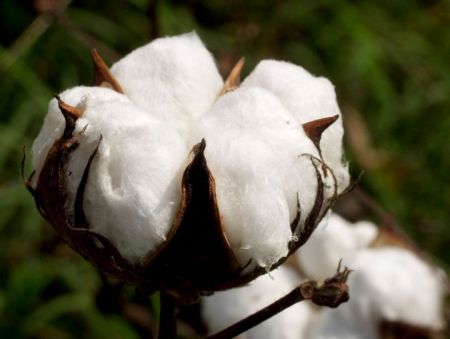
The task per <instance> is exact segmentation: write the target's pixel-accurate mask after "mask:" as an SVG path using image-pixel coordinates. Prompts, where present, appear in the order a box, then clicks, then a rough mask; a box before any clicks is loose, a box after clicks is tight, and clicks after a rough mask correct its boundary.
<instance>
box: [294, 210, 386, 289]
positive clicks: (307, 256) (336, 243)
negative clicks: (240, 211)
mask: <svg viewBox="0 0 450 339" xmlns="http://www.w3.org/2000/svg"><path fill="white" fill-rule="evenodd" d="M377 234H378V228H377V226H376V225H375V224H373V223H370V222H366V221H360V222H357V223H350V222H348V221H347V220H345V219H343V218H342V217H340V216H339V215H337V214H336V213H330V214H329V216H328V217H326V218H324V219H323V220H322V222H321V223H320V224H319V225H318V226H317V228H316V230H315V231H314V233H313V234H312V235H311V237H310V238H309V240H308V241H307V242H306V244H305V245H303V246H302V247H301V248H300V249H299V250H298V251H297V252H296V253H295V254H294V255H295V256H296V258H297V260H298V262H299V264H300V266H301V268H302V270H303V271H304V272H305V274H306V275H307V276H308V277H310V278H312V279H316V280H319V281H321V280H324V279H326V278H329V277H331V276H333V274H334V272H335V271H336V268H337V267H338V264H339V260H341V259H344V260H345V259H347V258H348V257H350V256H352V255H353V254H354V253H356V252H357V251H359V250H361V249H363V248H365V247H368V246H369V244H370V243H371V242H372V241H374V240H375V238H376V236H377Z"/></svg>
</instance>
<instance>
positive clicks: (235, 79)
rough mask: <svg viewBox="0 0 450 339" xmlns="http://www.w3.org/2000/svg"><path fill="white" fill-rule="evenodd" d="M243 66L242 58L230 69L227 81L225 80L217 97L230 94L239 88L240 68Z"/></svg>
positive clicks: (243, 60)
mask: <svg viewBox="0 0 450 339" xmlns="http://www.w3.org/2000/svg"><path fill="white" fill-rule="evenodd" d="M244 64H245V58H244V57H242V58H240V59H239V61H238V62H237V63H236V65H234V67H233V68H232V69H231V72H230V74H229V75H228V77H227V79H226V80H225V83H224V85H223V87H222V90H221V91H220V93H219V96H221V95H224V94H225V93H227V92H230V91H232V90H234V89H236V88H238V87H239V85H240V84H241V72H242V68H244Z"/></svg>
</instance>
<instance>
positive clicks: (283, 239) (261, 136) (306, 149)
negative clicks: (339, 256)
mask: <svg viewBox="0 0 450 339" xmlns="http://www.w3.org/2000/svg"><path fill="white" fill-rule="evenodd" d="M194 126H195V127H196V128H195V130H194V131H193V135H194V139H195V138H196V139H198V140H199V139H201V138H205V140H206V144H207V147H206V152H205V156H206V159H207V161H208V166H209V168H210V170H211V173H213V175H214V178H215V182H216V193H217V200H218V204H219V209H220V212H221V215H222V217H223V219H222V220H223V227H224V230H225V234H226V235H227V237H228V239H229V241H230V244H231V247H232V248H233V250H234V251H235V253H236V254H237V255H238V259H239V261H240V262H241V263H242V264H244V265H245V264H246V263H247V262H248V259H249V258H253V259H254V261H255V262H256V263H257V264H258V265H260V266H263V267H270V266H271V265H272V264H273V263H274V262H276V261H277V260H278V259H279V258H281V257H283V256H285V255H286V254H287V244H288V242H289V241H290V240H291V238H292V232H291V229H290V223H291V221H292V220H293V219H294V218H295V215H296V212H297V211H296V201H297V194H298V196H299V198H300V203H301V206H302V213H303V218H305V216H306V215H307V214H308V213H309V211H310V210H311V208H312V205H313V203H314V199H315V195H316V190H317V180H316V174H315V171H314V168H313V165H312V164H311V162H310V161H309V159H307V158H306V157H304V156H301V154H303V153H312V154H314V153H315V152H316V150H315V148H314V146H313V144H312V142H311V141H310V140H309V139H308V138H307V137H306V136H305V134H304V132H303V130H302V129H301V128H300V127H299V126H297V125H296V124H294V119H293V117H292V116H291V115H290V113H289V112H288V111H287V110H286V109H285V108H284V106H283V105H282V104H281V103H280V102H279V101H278V99H277V98H276V97H275V96H274V95H272V94H271V93H270V92H268V91H266V90H264V89H260V88H254V87H253V88H241V89H237V90H235V91H233V92H230V93H228V94H226V95H225V96H223V97H221V98H219V99H218V100H217V102H216V104H215V105H214V106H213V107H212V109H211V110H210V111H209V112H208V113H206V114H205V115H204V116H202V117H201V118H200V119H198V120H197V121H196V123H195V124H194Z"/></svg>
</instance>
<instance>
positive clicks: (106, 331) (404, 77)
mask: <svg viewBox="0 0 450 339" xmlns="http://www.w3.org/2000/svg"><path fill="white" fill-rule="evenodd" d="M194 29H195V30H196V31H197V33H198V34H199V35H200V37H201V38H202V39H203V40H204V41H205V44H206V45H207V46H208V48H209V49H210V50H211V51H212V52H213V54H214V55H215V57H216V59H217V62H218V65H219V68H220V70H221V72H222V73H223V74H227V72H228V71H229V69H230V68H231V67H232V65H233V64H234V63H235V62H236V61H237V60H238V58H239V57H240V56H245V57H246V60H247V63H246V66H245V68H244V75H245V74H248V73H249V72H250V70H251V69H252V68H253V67H254V65H255V64H256V63H257V62H258V60H260V59H262V58H277V59H283V60H289V61H292V62H294V63H297V64H300V65H303V66H304V67H305V68H307V69H309V70H310V71H311V72H312V73H315V74H320V75H324V76H326V77H328V78H329V79H330V80H331V81H332V82H333V83H334V84H335V86H336V90H337V93H338V99H339V102H340V106H341V109H342V111H343V113H344V120H345V124H346V127H347V130H346V133H347V135H346V138H347V139H346V143H347V157H348V159H349V160H350V163H351V170H352V172H353V174H354V175H355V176H356V175H357V173H359V172H360V171H361V170H363V169H364V170H365V171H366V173H365V175H364V177H363V180H362V183H361V186H362V187H363V188H364V189H365V190H366V191H368V192H369V193H370V194H371V195H372V196H373V197H374V198H375V199H376V200H377V201H378V202H379V204H380V205H381V206H382V207H383V208H384V209H385V210H387V211H389V212H390V213H391V214H392V215H394V216H395V218H396V219H397V221H398V222H399V224H401V225H402V226H403V227H404V229H405V230H406V231H407V233H409V234H410V235H411V237H412V238H413V239H414V240H415V241H416V242H417V243H418V244H419V245H420V246H421V247H422V248H423V249H424V250H425V251H426V252H428V253H430V254H431V255H432V256H433V257H434V258H435V259H436V262H437V263H439V264H440V265H441V266H443V267H445V268H446V269H447V270H448V268H449V264H450V250H449V248H450V246H449V245H450V228H449V227H450V224H449V219H450V218H449V216H450V213H449V209H450V175H449V169H450V105H449V97H450V2H449V1H414V0H397V1H332V0H329V1H326V0H321V1H281V0H279V1H275V0H272V1H256V0H247V1H222V0H211V1H194V0H190V1H159V2H157V1H147V0H129V1H124V0H123V1H114V2H112V1H87V0H86V1H72V2H70V1H61V0H53V1H52V0H36V1H12V0H11V1H1V2H0V33H1V34H0V173H1V175H0V337H2V338H23V337H33V338H63V339H64V338H81V337H83V338H139V337H140V336H147V337H149V332H150V331H151V330H152V329H154V326H155V325H154V324H155V323H156V321H157V318H158V311H157V309H158V298H157V296H154V297H152V298H150V299H148V298H145V297H144V296H142V295H140V294H139V293H138V292H135V291H134V290H133V289H131V288H127V287H122V286H120V285H117V284H115V283H114V282H106V281H105V280H104V279H102V278H101V277H100V276H99V275H98V274H97V273H96V272H95V270H94V269H93V268H92V267H91V265H90V264H88V263H87V262H85V261H84V260H83V259H82V258H81V257H79V256H78V255H76V254H74V253H73V252H72V251H71V250H70V249H68V248H67V247H66V246H65V245H64V244H62V243H61V242H60V241H59V239H58V237H57V236H56V235H55V233H54V231H53V229H52V228H51V227H50V226H48V225H46V224H45V222H44V221H43V220H42V218H41V217H40V216H39V215H38V213H37V211H36V209H35V207H34V202H33V200H32V198H31V196H30V195H29V194H28V193H27V192H26V190H25V189H24V186H23V184H22V181H21V179H20V160H21V157H22V147H23V146H24V145H25V146H27V149H28V150H29V149H30V146H31V143H32V140H33V139H34V137H35V136H36V135H37V133H38V131H39V128H40V126H41V124H42V119H43V117H44V116H45V114H46V111H47V104H48V101H49V100H50V98H51V97H52V95H53V94H55V93H58V92H60V91H62V90H63V89H65V88H68V87H72V86H75V85H77V84H91V83H92V79H93V71H92V65H91V60H90V50H91V49H92V48H94V47H95V48H97V49H98V50H99V51H100V53H101V54H102V55H103V56H104V58H105V59H106V61H107V62H108V63H109V64H111V63H112V62H114V61H115V60H117V59H118V58H120V57H121V56H123V55H125V54H126V53H128V52H130V51H131V50H133V49H134V48H136V47H138V46H140V45H143V44H145V43H147V42H148V41H150V40H151V39H153V38H155V37H157V36H165V35H173V34H179V33H183V32H188V31H191V30H194ZM26 169H27V171H30V170H31V169H30V166H29V164H27V166H26ZM192 314H194V312H192ZM192 314H191V313H189V312H188V314H187V315H188V316H190V317H192ZM181 327H182V328H181V330H180V332H181V334H182V335H184V336H186V337H190V336H192V334H190V333H191V328H190V327H188V326H187V325H184V324H182V326H181Z"/></svg>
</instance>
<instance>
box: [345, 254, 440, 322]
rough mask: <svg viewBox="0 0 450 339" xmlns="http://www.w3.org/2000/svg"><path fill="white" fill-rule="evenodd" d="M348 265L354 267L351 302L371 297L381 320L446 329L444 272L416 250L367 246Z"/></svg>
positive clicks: (360, 307) (350, 284)
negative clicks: (443, 309)
mask: <svg viewBox="0 0 450 339" xmlns="http://www.w3.org/2000/svg"><path fill="white" fill-rule="evenodd" d="M346 264H347V265H348V266H349V267H351V268H352V269H353V270H354V272H353V273H352V274H351V276H350V280H349V286H350V293H351V295H352V298H351V301H350V302H352V300H354V301H353V303H360V299H361V298H362V297H364V296H366V298H367V297H370V305H371V307H372V308H373V309H374V312H376V314H377V315H378V317H379V319H384V320H389V321H400V322H404V323H407V324H410V325H415V326H419V327H427V328H431V329H435V330H440V329H442V328H443V326H444V321H443V319H442V300H443V297H444V294H445V290H444V284H443V277H442V273H441V272H440V271H438V270H437V269H433V268H432V267H430V266H429V265H428V264H427V263H425V262H424V261H422V260H421V259H420V258H418V257H417V256H416V255H415V254H414V253H412V252H410V251H407V250H404V249H400V248H393V247H392V248H389V247H385V248H378V249H366V250H362V251H360V252H359V253H358V254H357V255H355V256H354V257H352V258H350V259H349V260H348V261H347V262H346ZM359 309H362V305H360V306H359Z"/></svg>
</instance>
